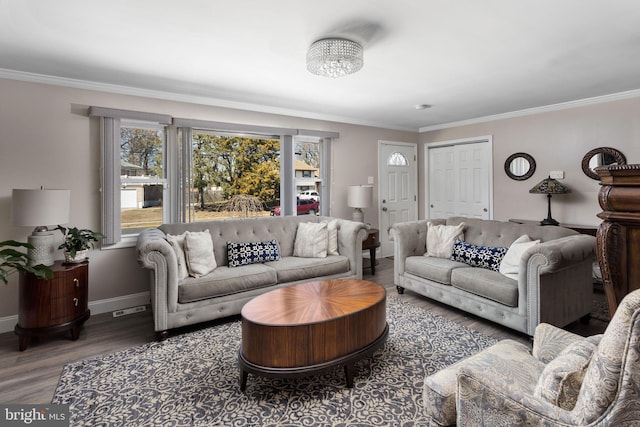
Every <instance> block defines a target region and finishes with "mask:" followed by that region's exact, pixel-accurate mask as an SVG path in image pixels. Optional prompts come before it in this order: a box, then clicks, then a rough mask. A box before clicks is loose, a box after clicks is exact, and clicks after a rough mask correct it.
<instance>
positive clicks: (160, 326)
mask: <svg viewBox="0 0 640 427" xmlns="http://www.w3.org/2000/svg"><path fill="white" fill-rule="evenodd" d="M136 252H137V255H138V263H139V264H140V265H141V266H142V267H144V268H147V269H149V270H151V271H150V273H151V274H150V291H151V304H152V307H153V317H154V326H155V330H156V332H158V331H164V330H167V329H168V324H167V323H168V320H167V313H168V310H169V309H170V310H175V309H176V308H177V304H178V282H179V279H178V258H177V257H176V254H175V251H174V250H173V248H172V247H171V245H170V244H169V242H167V240H166V235H165V233H164V232H163V231H162V230H160V229H157V228H148V229H145V230H143V231H142V232H141V233H140V234H139V235H138V241H137V244H136Z"/></svg>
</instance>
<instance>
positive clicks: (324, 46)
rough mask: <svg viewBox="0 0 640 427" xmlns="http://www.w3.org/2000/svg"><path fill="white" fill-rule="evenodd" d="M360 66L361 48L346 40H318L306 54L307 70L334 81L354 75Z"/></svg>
mask: <svg viewBox="0 0 640 427" xmlns="http://www.w3.org/2000/svg"><path fill="white" fill-rule="evenodd" d="M362 64H363V60H362V46H361V45H360V44H359V43H356V42H354V41H351V40H347V39H338V38H328V39H322V40H318V41H316V42H314V43H313V44H312V45H311V47H309V51H308V52H307V70H309V71H310V72H312V73H313V74H317V75H318V76H324V77H331V78H333V79H335V78H337V77H342V76H346V75H349V74H353V73H355V72H356V71H358V70H359V69H361V68H362Z"/></svg>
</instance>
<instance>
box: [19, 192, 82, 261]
mask: <svg viewBox="0 0 640 427" xmlns="http://www.w3.org/2000/svg"><path fill="white" fill-rule="evenodd" d="M70 198H71V197H70V192H69V190H45V189H44V188H41V189H39V190H16V189H14V190H13V191H12V194H11V223H12V224H13V225H15V226H19V227H35V229H34V230H33V233H31V235H30V236H28V238H27V241H28V242H29V243H30V244H31V245H32V246H33V249H29V250H28V251H27V254H28V255H29V257H31V262H30V264H31V265H39V264H42V265H52V264H53V263H54V259H53V256H54V253H55V250H56V236H55V230H49V229H48V228H47V226H49V225H57V224H66V223H68V222H69V201H70Z"/></svg>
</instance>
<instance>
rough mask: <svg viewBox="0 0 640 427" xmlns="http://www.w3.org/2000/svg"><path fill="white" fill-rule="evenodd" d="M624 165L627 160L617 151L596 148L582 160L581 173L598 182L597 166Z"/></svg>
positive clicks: (608, 148) (607, 148) (609, 148)
mask: <svg viewBox="0 0 640 427" xmlns="http://www.w3.org/2000/svg"><path fill="white" fill-rule="evenodd" d="M613 164H616V165H626V164H627V158H626V157H625V156H624V154H622V153H621V152H620V151H619V150H616V149H615V148H611V147H598V148H594V149H593V150H591V151H589V152H588V153H587V154H585V155H584V157H583V158H582V171H583V172H584V174H585V175H587V176H588V177H589V178H592V179H597V180H600V177H599V176H598V174H597V173H596V171H595V169H596V168H597V167H599V166H609V165H613Z"/></svg>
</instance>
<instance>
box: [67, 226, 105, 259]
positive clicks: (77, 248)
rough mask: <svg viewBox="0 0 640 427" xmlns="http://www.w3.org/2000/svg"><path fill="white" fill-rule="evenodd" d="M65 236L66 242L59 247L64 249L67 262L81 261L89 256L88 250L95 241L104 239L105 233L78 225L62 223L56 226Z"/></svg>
mask: <svg viewBox="0 0 640 427" xmlns="http://www.w3.org/2000/svg"><path fill="white" fill-rule="evenodd" d="M56 230H60V231H61V232H62V235H63V236H64V242H62V244H61V245H60V246H58V249H64V259H65V261H66V262H80V261H83V260H85V259H86V258H87V252H88V251H89V249H91V248H93V242H97V241H98V240H99V239H102V238H103V237H104V235H103V234H102V233H98V232H97V231H92V230H89V229H86V228H82V229H79V228H77V227H70V228H66V227H63V226H61V225H58V226H57V227H56Z"/></svg>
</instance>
